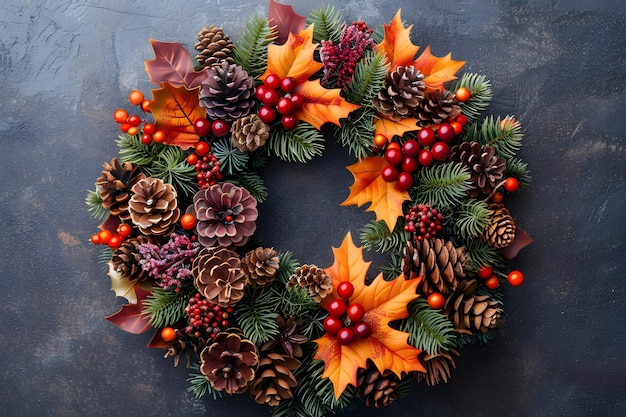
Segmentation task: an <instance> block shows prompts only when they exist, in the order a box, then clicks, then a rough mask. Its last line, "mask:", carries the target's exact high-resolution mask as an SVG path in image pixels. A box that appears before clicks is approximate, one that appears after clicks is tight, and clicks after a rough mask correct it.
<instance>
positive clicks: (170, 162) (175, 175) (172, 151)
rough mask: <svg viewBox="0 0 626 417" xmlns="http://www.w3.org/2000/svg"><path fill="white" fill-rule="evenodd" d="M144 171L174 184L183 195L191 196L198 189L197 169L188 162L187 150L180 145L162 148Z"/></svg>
mask: <svg viewBox="0 0 626 417" xmlns="http://www.w3.org/2000/svg"><path fill="white" fill-rule="evenodd" d="M144 171H145V172H146V174H148V175H149V176H150V177H154V178H159V179H161V180H162V181H163V182H165V183H167V184H172V185H173V186H174V188H176V191H178V192H182V194H183V196H190V195H192V194H194V193H195V192H196V191H197V187H196V185H195V184H196V179H197V177H196V175H197V173H196V170H195V168H194V166H193V165H190V164H189V163H187V160H186V155H185V152H183V150H182V149H181V148H179V147H178V146H167V147H165V148H164V149H162V150H161V152H160V153H159V155H158V156H157V157H156V158H155V159H154V161H153V162H152V164H151V165H150V166H149V167H145V168H144Z"/></svg>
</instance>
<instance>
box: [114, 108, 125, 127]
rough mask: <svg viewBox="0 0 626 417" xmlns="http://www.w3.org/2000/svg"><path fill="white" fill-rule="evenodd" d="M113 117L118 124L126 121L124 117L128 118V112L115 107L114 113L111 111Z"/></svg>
mask: <svg viewBox="0 0 626 417" xmlns="http://www.w3.org/2000/svg"><path fill="white" fill-rule="evenodd" d="M113 119H115V121H116V122H117V123H120V124H122V123H126V119H128V112H127V111H126V110H124V109H117V110H115V113H113Z"/></svg>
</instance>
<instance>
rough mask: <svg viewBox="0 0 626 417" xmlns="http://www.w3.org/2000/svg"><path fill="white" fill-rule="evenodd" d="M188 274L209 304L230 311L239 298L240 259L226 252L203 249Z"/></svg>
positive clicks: (243, 277) (242, 276)
mask: <svg viewBox="0 0 626 417" xmlns="http://www.w3.org/2000/svg"><path fill="white" fill-rule="evenodd" d="M191 274H192V275H193V277H194V284H195V285H196V287H197V288H198V292H199V293H200V294H202V295H203V296H204V297H206V299H207V300H209V302H211V303H213V304H218V305H220V306H221V307H232V306H234V305H235V304H237V302H238V301H239V300H241V299H242V298H243V291H244V288H245V286H246V283H247V281H246V274H244V272H243V269H241V259H240V258H239V255H237V254H236V253H235V252H233V251H231V250H228V249H226V248H222V247H217V248H204V249H202V250H201V251H200V253H198V256H197V257H196V259H195V260H194V261H193V265H192V267H191Z"/></svg>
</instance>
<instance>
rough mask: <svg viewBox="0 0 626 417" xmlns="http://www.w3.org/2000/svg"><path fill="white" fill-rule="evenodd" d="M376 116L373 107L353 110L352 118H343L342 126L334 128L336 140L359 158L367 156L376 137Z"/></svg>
mask: <svg viewBox="0 0 626 417" xmlns="http://www.w3.org/2000/svg"><path fill="white" fill-rule="evenodd" d="M374 117H375V111H374V109H373V108H367V107H361V108H360V109H358V110H355V111H353V112H352V114H351V115H350V118H348V119H341V128H335V129H334V137H335V141H337V142H339V143H340V144H341V146H343V147H344V148H347V149H348V152H349V153H350V154H351V155H354V156H355V157H357V158H358V159H363V158H367V157H368V156H369V155H370V150H371V148H372V138H373V137H374V128H375V126H374Z"/></svg>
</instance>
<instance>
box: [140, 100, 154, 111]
mask: <svg viewBox="0 0 626 417" xmlns="http://www.w3.org/2000/svg"><path fill="white" fill-rule="evenodd" d="M151 105H152V100H144V101H143V102H142V103H141V110H143V111H145V112H146V113H152V112H151V111H150V106H151Z"/></svg>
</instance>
